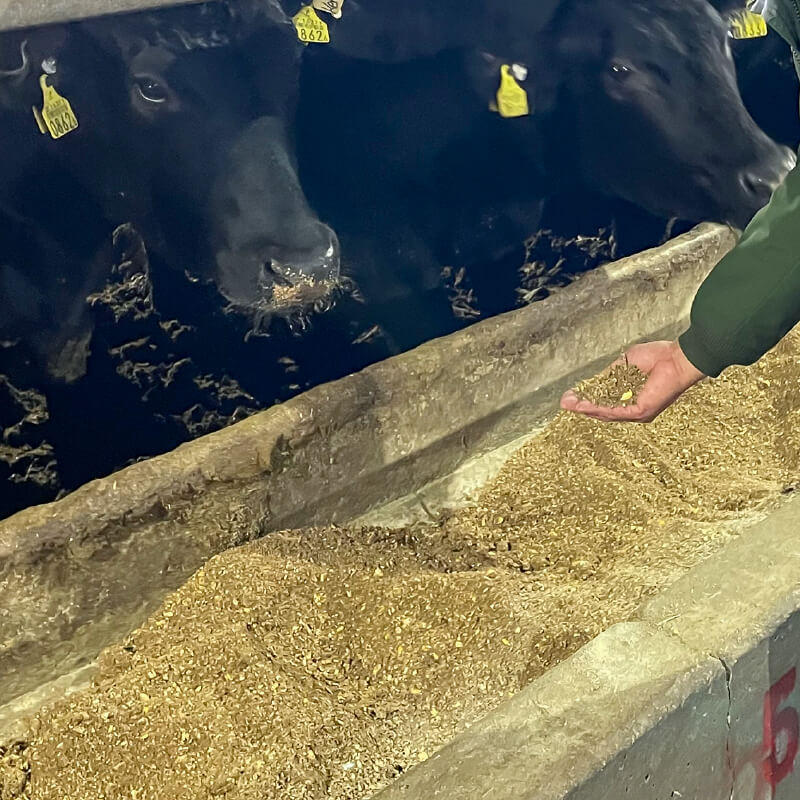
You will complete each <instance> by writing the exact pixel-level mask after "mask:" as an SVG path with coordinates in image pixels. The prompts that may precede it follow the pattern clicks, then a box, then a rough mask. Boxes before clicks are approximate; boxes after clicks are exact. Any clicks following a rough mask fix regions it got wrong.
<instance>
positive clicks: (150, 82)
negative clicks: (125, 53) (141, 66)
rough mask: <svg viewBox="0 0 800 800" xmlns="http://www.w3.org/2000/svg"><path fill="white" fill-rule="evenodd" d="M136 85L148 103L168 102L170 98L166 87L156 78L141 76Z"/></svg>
mask: <svg viewBox="0 0 800 800" xmlns="http://www.w3.org/2000/svg"><path fill="white" fill-rule="evenodd" d="M134 85H135V86H136V91H137V92H138V93H139V94H140V95H141V97H142V99H143V100H146V101H147V102H148V103H159V104H160V103H166V102H167V100H168V99H169V93H168V92H167V89H166V87H165V86H163V85H162V84H161V83H159V82H158V81H157V80H155V79H154V78H139V79H138V80H137V81H136V83H135V84H134Z"/></svg>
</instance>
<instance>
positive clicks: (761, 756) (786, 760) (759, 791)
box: [734, 668, 800, 800]
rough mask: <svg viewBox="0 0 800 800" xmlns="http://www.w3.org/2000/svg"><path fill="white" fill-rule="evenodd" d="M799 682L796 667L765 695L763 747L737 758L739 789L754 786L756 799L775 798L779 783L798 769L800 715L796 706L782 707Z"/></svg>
mask: <svg viewBox="0 0 800 800" xmlns="http://www.w3.org/2000/svg"><path fill="white" fill-rule="evenodd" d="M796 683H797V670H796V669H794V668H793V669H790V670H789V671H788V672H787V673H786V674H785V675H784V676H783V677H782V678H781V679H780V680H779V681H777V682H776V683H774V684H773V685H772V686H771V687H770V689H769V691H768V692H767V693H766V694H765V695H764V724H763V738H762V740H761V746H760V747H754V748H753V749H752V750H751V751H749V752H748V753H746V754H743V755H742V756H741V757H740V758H738V759H736V762H735V766H734V777H735V779H736V786H737V787H739V790H741V789H744V786H743V784H749V786H752V789H753V800H772V798H773V797H774V796H775V790H776V789H777V788H778V784H779V783H780V782H781V781H783V780H785V779H786V778H788V777H789V775H791V774H792V772H793V771H794V761H795V758H796V756H797V751H798V733H799V732H800V716H799V715H798V713H797V709H796V708H794V707H793V706H787V707H786V708H783V709H781V707H780V706H781V704H783V703H785V702H786V701H787V700H788V699H789V695H791V693H792V692H793V691H794V687H795V684H796ZM738 796H739V795H738V794H737V797H738Z"/></svg>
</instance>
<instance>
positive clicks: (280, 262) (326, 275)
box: [270, 222, 339, 284]
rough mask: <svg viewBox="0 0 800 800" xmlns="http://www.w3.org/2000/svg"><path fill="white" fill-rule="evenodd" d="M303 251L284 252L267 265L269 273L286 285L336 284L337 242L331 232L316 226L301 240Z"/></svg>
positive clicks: (288, 249)
mask: <svg viewBox="0 0 800 800" xmlns="http://www.w3.org/2000/svg"><path fill="white" fill-rule="evenodd" d="M303 238H304V242H303V244H304V245H305V246H304V247H302V248H300V247H295V248H285V249H283V250H281V251H279V252H276V253H275V255H274V256H273V258H272V259H271V261H270V266H271V270H272V272H273V273H274V274H277V275H279V276H280V277H281V278H282V279H283V280H286V281H288V282H290V283H297V282H300V281H312V282H315V283H328V284H333V283H336V282H337V281H338V280H339V239H338V237H337V236H336V233H335V232H334V231H333V229H332V228H330V227H328V226H327V225H325V223H323V222H317V223H316V224H315V226H314V231H313V233H309V234H308V236H307V237H303Z"/></svg>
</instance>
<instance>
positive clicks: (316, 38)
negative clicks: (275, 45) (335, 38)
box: [292, 6, 331, 44]
mask: <svg viewBox="0 0 800 800" xmlns="http://www.w3.org/2000/svg"><path fill="white" fill-rule="evenodd" d="M292 22H294V29H295V30H296V31H297V38H298V39H299V40H300V41H301V42H306V44H308V43H309V42H319V43H320V44H327V43H328V42H330V40H331V36H330V33H328V26H327V25H326V24H325V23H324V22H323V21H322V20H321V19H320V18H319V17H318V16H317V12H316V11H314V8H313V6H303V7H302V8H301V9H300V10H299V11H298V12H297V13H296V14H295V15H294V17H292Z"/></svg>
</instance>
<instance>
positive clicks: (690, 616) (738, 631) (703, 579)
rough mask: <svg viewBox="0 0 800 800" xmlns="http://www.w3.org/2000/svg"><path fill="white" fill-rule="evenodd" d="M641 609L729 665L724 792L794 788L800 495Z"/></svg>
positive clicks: (742, 794) (788, 791)
mask: <svg viewBox="0 0 800 800" xmlns="http://www.w3.org/2000/svg"><path fill="white" fill-rule="evenodd" d="M641 618H642V619H643V620H644V621H647V622H649V623H650V624H652V625H655V626H657V627H659V628H660V629H661V630H663V631H665V632H668V633H669V634H671V635H672V636H675V637H676V638H678V639H680V640H681V641H682V642H684V643H685V644H687V645H688V646H689V647H691V648H693V649H695V650H698V651H701V652H705V653H708V654H709V655H711V656H713V657H714V658H716V659H718V660H719V661H720V663H722V664H724V666H725V668H726V669H727V671H728V673H729V677H730V680H729V684H730V696H731V711H730V740H729V761H730V768H731V771H732V773H733V782H734V787H735V790H734V793H733V795H732V797H733V798H736V800H767V798H775V799H776V800H779V799H780V798H787V800H788V798H796V797H798V796H800V773H796V772H795V770H794V766H795V760H796V755H797V749H798V734H799V733H800V712H799V711H798V709H800V685H798V683H799V682H798V680H797V669H798V667H799V666H800V501H797V500H795V501H793V502H791V503H788V504H787V505H786V506H784V507H783V508H781V509H779V510H778V511H777V512H775V513H773V514H771V515H770V516H769V517H768V518H767V519H765V520H764V521H763V522H761V523H759V524H757V525H755V526H754V527H752V528H750V529H749V530H748V532H747V535H746V536H744V537H742V538H741V539H739V540H737V541H735V542H733V543H732V544H731V545H729V546H728V547H727V548H726V549H725V550H724V551H723V552H722V553H720V554H719V555H718V556H717V557H715V558H713V559H711V560H710V561H708V562H706V563H705V564H701V565H700V566H699V567H697V568H696V569H694V570H692V571H691V572H690V573H689V574H688V575H686V576H685V577H684V578H682V579H681V580H679V581H678V582H677V583H676V584H675V585H674V586H672V587H671V588H670V589H669V590H668V591H666V592H664V593H663V594H662V595H659V596H658V597H656V598H654V599H653V600H652V601H650V602H649V603H648V604H646V605H645V606H644V608H643V609H642V612H641Z"/></svg>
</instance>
